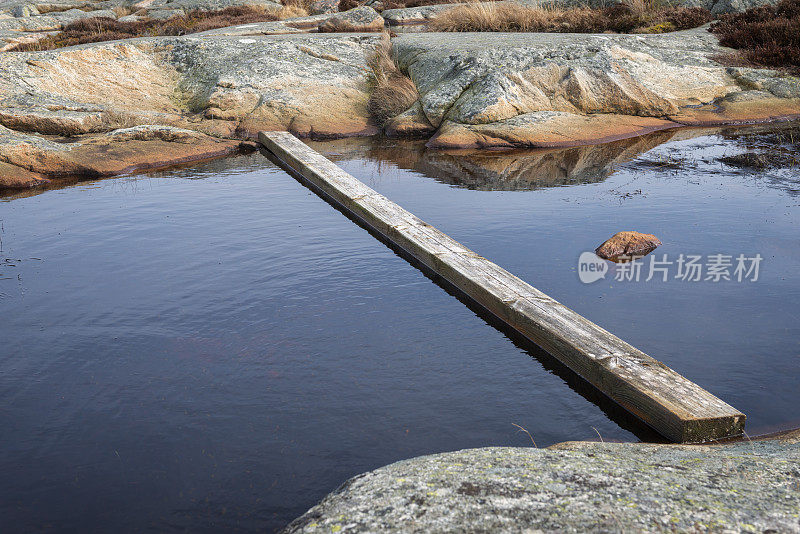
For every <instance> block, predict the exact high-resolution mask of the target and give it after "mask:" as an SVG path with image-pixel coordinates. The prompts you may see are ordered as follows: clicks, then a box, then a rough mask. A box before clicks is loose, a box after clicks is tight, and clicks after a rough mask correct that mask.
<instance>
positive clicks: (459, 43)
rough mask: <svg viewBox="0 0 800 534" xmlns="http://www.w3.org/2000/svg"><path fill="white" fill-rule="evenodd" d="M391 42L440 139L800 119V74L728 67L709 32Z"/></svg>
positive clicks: (427, 36)
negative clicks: (718, 59) (782, 118)
mask: <svg viewBox="0 0 800 534" xmlns="http://www.w3.org/2000/svg"><path fill="white" fill-rule="evenodd" d="M393 46H394V53H395V55H396V57H397V60H398V63H399V65H400V68H401V69H402V70H403V71H405V72H408V74H409V76H410V77H411V79H412V80H413V81H414V83H415V84H416V85H417V88H418V89H419V92H420V104H421V108H422V112H423V113H424V115H425V118H426V119H427V122H428V123H429V124H430V125H431V126H433V127H434V128H436V129H437V133H436V135H435V136H434V137H433V139H432V140H431V145H432V146H439V147H513V146H519V147H522V146H530V147H536V146H539V147H548V146H567V145H573V146H574V145H576V144H581V143H586V142H600V141H610V140H614V139H621V138H625V137H630V136H634V135H641V134H643V133H647V132H652V131H655V130H660V129H665V128H673V127H676V126H679V125H711V124H726V123H738V122H748V121H758V120H771V119H775V118H781V117H791V116H798V115H800V80H798V79H797V78H792V77H787V76H782V75H780V74H778V73H776V72H774V71H769V70H764V69H738V68H731V67H725V66H723V65H720V64H719V63H717V62H715V61H714V60H713V59H711V57H713V56H715V55H717V54H721V53H723V52H725V51H727V50H728V49H725V48H722V47H720V46H719V45H718V43H717V39H716V37H714V36H713V35H711V34H710V33H709V32H708V31H707V30H706V29H705V28H697V29H694V30H688V31H683V32H675V33H670V34H663V35H610V34H603V35H574V34H525V33H522V34H504V33H458V34H451V33H447V34H440V33H409V34H401V35H399V36H398V37H396V38H395V39H394V40H393ZM414 122H416V123H419V124H424V122H423V121H420V120H418V118H417V119H415V121H414ZM390 126H393V127H394V126H396V125H393V124H392V123H391V122H390ZM400 126H402V127H404V128H405V129H406V130H408V129H409V128H410V126H408V125H407V124H406V125H402V124H401V125H400Z"/></svg>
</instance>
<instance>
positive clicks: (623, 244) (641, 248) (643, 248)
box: [594, 231, 661, 260]
mask: <svg viewBox="0 0 800 534" xmlns="http://www.w3.org/2000/svg"><path fill="white" fill-rule="evenodd" d="M660 245H661V241H660V240H659V239H658V238H657V237H656V236H654V235H653V234H643V233H641V232H627V231H626V232H617V233H616V234H614V235H613V236H611V237H610V238H609V239H607V240H606V241H605V242H604V243H603V244H602V245H600V246H599V247H597V249H596V250H595V251H594V252H595V254H597V255H598V256H600V257H601V258H603V259H606V260H616V259H618V258H620V257H622V256H627V257H631V256H645V255H647V254H650V253H651V252H653V251H654V250H655V249H656V248H657V247H659V246H660Z"/></svg>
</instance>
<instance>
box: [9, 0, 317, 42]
mask: <svg viewBox="0 0 800 534" xmlns="http://www.w3.org/2000/svg"><path fill="white" fill-rule="evenodd" d="M298 12H299V13H300V15H299V16H303V15H305V14H306V13H305V11H301V10H300V8H298V7H296V6H286V7H284V8H283V10H281V11H277V12H276V11H271V10H268V9H265V8H263V7H259V6H234V7H226V8H225V9H221V10H218V11H201V10H195V11H190V12H189V13H187V14H186V15H185V16H176V17H172V18H170V19H167V20H144V21H138V22H119V21H117V20H114V19H112V18H108V17H93V18H86V19H81V20H78V21H75V22H73V23H71V24H69V25H67V26H65V27H64V31H62V32H60V33H57V34H55V35H51V36H48V37H45V38H44V39H40V40H39V41H36V42H34V43H26V44H22V45H19V46H18V47H16V48H15V49H14V51H23V52H24V51H30V50H52V49H54V48H61V47H64V46H73V45H78V44H84V43H98V42H101V41H116V40H119V39H130V38H132V37H154V36H157V35H185V34H188V33H197V32H202V31H206V30H214V29H216V28H224V27H227V26H236V25H239V24H248V23H251V22H268V21H274V20H280V19H283V18H289V17H293V16H298V15H297V14H296V13H298Z"/></svg>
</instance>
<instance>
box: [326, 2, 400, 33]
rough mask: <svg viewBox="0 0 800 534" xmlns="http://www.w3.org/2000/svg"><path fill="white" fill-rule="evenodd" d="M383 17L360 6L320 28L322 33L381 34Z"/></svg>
mask: <svg viewBox="0 0 800 534" xmlns="http://www.w3.org/2000/svg"><path fill="white" fill-rule="evenodd" d="M383 25H384V23H383V17H381V16H380V15H379V14H378V12H377V11H375V10H374V9H372V8H371V7H369V6H360V7H357V8H355V9H351V10H349V11H345V12H343V13H339V14H337V15H334V16H332V17H330V18H328V19H326V20H325V21H323V22H321V23H320V24H319V26H318V29H319V31H321V32H379V31H382V30H383Z"/></svg>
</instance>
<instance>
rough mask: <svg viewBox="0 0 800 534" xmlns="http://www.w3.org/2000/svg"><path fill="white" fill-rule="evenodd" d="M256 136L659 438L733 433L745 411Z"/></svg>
mask: <svg viewBox="0 0 800 534" xmlns="http://www.w3.org/2000/svg"><path fill="white" fill-rule="evenodd" d="M258 137H259V141H260V142H261V143H262V144H263V145H264V146H265V147H266V148H267V149H269V150H270V151H271V152H272V153H273V154H275V156H276V157H278V158H279V159H280V160H281V161H282V162H284V163H285V164H286V165H287V166H289V167H290V168H291V169H292V170H294V171H295V173H297V174H299V175H301V176H302V177H303V178H304V179H306V180H307V181H308V182H309V183H311V184H312V185H314V186H315V188H316V189H317V190H319V191H321V192H322V193H323V194H324V195H325V196H327V197H328V199H329V200H331V201H333V202H335V203H336V204H338V205H340V206H342V207H343V208H344V209H345V210H346V211H347V212H348V213H350V214H351V215H352V216H354V217H356V218H357V219H359V220H361V221H362V222H363V223H365V224H366V225H367V226H369V227H371V228H373V229H374V230H376V231H378V232H379V233H380V234H382V235H383V236H385V237H386V238H387V239H388V240H389V241H391V242H393V243H394V244H395V245H397V246H399V247H400V248H402V249H403V250H405V251H406V252H407V253H408V254H410V255H411V256H413V257H414V258H416V259H417V260H419V261H420V262H422V263H423V264H424V265H426V266H427V267H428V268H430V269H431V270H433V271H434V272H436V273H437V274H439V275H440V276H442V277H443V278H444V279H446V280H447V281H449V282H450V283H451V284H453V285H454V286H455V287H457V288H458V289H460V290H461V291H463V292H464V293H465V294H466V295H468V296H469V297H471V298H472V299H473V300H475V301H476V302H478V303H479V304H480V305H482V306H483V307H485V308H486V309H487V310H489V311H490V312H491V313H492V314H494V315H495V316H497V317H498V318H500V319H501V320H502V321H504V322H505V323H507V324H508V325H510V326H511V327H512V328H514V329H515V330H517V331H518V332H520V333H521V334H522V335H523V336H525V337H526V338H528V339H529V340H531V341H532V342H534V343H535V344H536V345H538V346H540V347H542V348H543V349H544V350H546V351H547V352H549V353H550V354H552V355H553V356H554V357H555V358H557V359H558V360H559V361H561V362H562V363H564V364H565V365H567V366H568V367H569V368H571V369H572V370H573V371H575V372H576V373H577V374H578V375H580V376H581V377H583V378H584V379H585V380H586V381H588V382H589V383H590V384H592V385H593V386H594V387H596V388H597V389H599V390H600V391H601V392H602V393H604V394H605V395H606V396H608V397H609V398H611V399H612V400H614V401H615V402H617V403H618V404H619V405H621V406H622V407H623V408H625V409H626V410H628V411H629V412H631V413H632V414H634V415H635V416H636V417H638V418H639V419H641V420H642V421H643V422H645V423H646V424H647V425H649V426H650V427H652V428H653V429H654V430H656V431H657V432H658V433H660V434H662V435H663V436H664V437H666V438H668V439H670V440H672V441H676V442H679V443H689V442H702V441H710V440H714V439H719V438H724V437H728V436H734V435H738V434H741V433H742V432H743V431H744V424H745V415H744V414H743V413H741V412H739V411H738V410H736V409H734V408H733V407H731V406H729V405H728V404H726V403H725V402H723V401H722V400H720V399H718V398H717V397H715V396H714V395H712V394H711V393H709V392H708V391H706V390H704V389H703V388H701V387H700V386H698V385H697V384H695V383H693V382H691V381H690V380H688V379H686V378H684V377H683V376H681V375H679V374H678V373H676V372H675V371H673V370H672V369H670V368H669V367H667V366H666V365H664V364H663V363H661V362H659V361H657V360H655V359H653V358H651V357H650V356H648V355H647V354H645V353H643V352H642V351H640V350H638V349H636V348H635V347H633V346H631V345H629V344H628V343H626V342H624V341H622V340H621V339H619V338H618V337H616V336H615V335H613V334H611V333H610V332H607V331H606V330H604V329H602V328H600V327H599V326H597V325H596V324H594V323H593V322H591V321H589V320H588V319H586V318H584V317H582V316H581V315H579V314H578V313H576V312H574V311H572V310H571V309H569V308H567V307H566V306H564V305H563V304H561V303H559V302H557V301H556V300H554V299H552V298H551V297H549V296H547V295H545V294H544V293H542V292H541V291H539V290H538V289H536V288H535V287H533V286H531V285H530V284H528V283H526V282H524V281H523V280H520V279H519V278H517V277H516V276H514V275H513V274H511V273H509V272H508V271H506V270H505V269H503V268H501V267H499V266H498V265H496V264H494V263H492V262H491V261H489V260H487V259H486V258H483V257H482V256H479V255H478V254H476V253H475V252H473V251H471V250H469V249H468V248H466V247H465V246H464V245H462V244H460V243H458V242H457V241H455V240H454V239H452V238H451V237H450V236H448V235H446V234H444V233H442V232H440V231H439V230H437V229H436V228H434V227H433V226H431V225H429V224H427V223H426V222H424V221H422V220H421V219H419V218H418V217H416V216H415V215H414V214H412V213H410V212H408V211H406V210H404V209H403V208H402V207H400V206H398V205H397V204H395V203H394V202H392V201H390V200H389V199H388V198H386V197H385V196H383V195H381V194H379V193H377V192H376V191H374V190H373V189H371V188H370V187H368V186H367V185H365V184H363V183H362V182H360V181H359V180H357V179H356V178H355V177H353V176H351V175H349V174H347V173H346V172H344V171H343V170H342V169H340V168H339V167H338V166H337V165H335V164H334V163H332V162H331V161H329V160H328V159H326V158H325V157H323V156H322V155H320V154H318V153H317V152H315V151H314V150H312V149H311V148H309V147H308V146H306V145H305V144H304V143H302V142H301V141H300V140H299V139H297V138H296V137H294V136H293V135H291V134H289V133H287V132H260V133H259V136H258Z"/></svg>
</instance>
